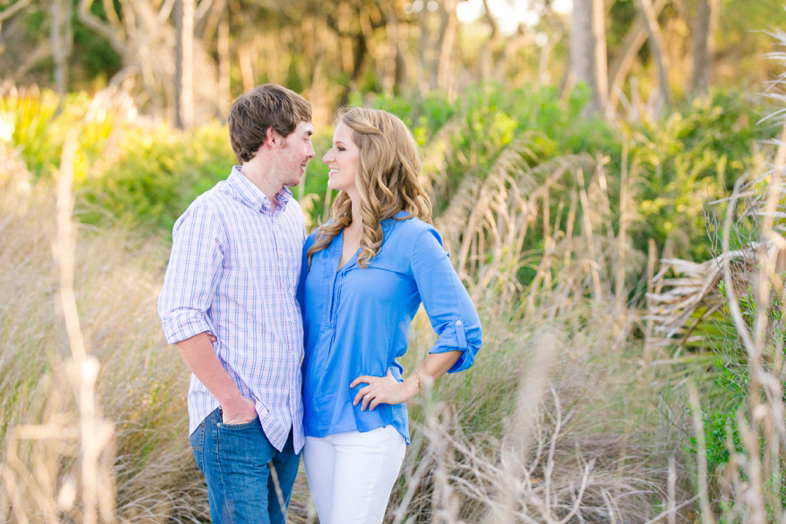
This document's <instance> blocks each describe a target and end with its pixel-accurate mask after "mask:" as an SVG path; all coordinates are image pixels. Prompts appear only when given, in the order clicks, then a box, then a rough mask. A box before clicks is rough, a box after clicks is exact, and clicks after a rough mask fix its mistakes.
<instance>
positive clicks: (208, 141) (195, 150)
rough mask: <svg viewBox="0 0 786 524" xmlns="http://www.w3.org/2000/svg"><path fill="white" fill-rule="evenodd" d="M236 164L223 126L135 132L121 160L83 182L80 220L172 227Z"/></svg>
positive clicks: (128, 137) (129, 138) (131, 133)
mask: <svg viewBox="0 0 786 524" xmlns="http://www.w3.org/2000/svg"><path fill="white" fill-rule="evenodd" d="M235 163H236V159H235V157H234V154H233V153H232V149H231V147H230V144H229V138H228V136H227V130H226V127H224V126H219V125H217V124H214V125H210V126H205V127H201V128H197V129H194V130H193V131H188V132H178V131H176V130H174V129H171V128H169V127H163V126H162V127H158V128H155V129H138V130H134V131H133V132H130V133H128V135H127V137H126V143H125V146H124V147H123V151H122V153H121V154H120V157H119V159H118V160H117V161H116V162H114V163H112V164H111V165H109V166H108V167H107V169H106V170H105V171H104V172H103V173H101V174H100V175H99V176H97V177H96V178H92V179H90V180H87V181H85V183H84V184H82V186H81V188H80V190H81V191H80V192H81V198H82V204H83V205H82V208H83V212H82V215H81V219H82V221H83V222H87V223H92V224H96V223H101V222H103V221H105V220H106V219H107V217H111V218H112V219H113V220H120V221H123V222H129V223H132V224H136V225H138V226H142V227H151V228H163V229H166V230H171V228H172V226H173V225H174V223H175V221H176V220H177V217H179V216H180V215H181V214H182V213H183V212H184V211H185V210H186V208H187V207H188V205H189V204H190V203H191V202H192V201H193V200H194V198H196V197H197V196H198V195H199V194H201V193H203V192H205V191H206V190H208V189H210V188H211V187H213V186H214V185H215V184H216V182H218V181H219V180H222V179H225V178H226V177H227V176H228V175H229V171H230V169H231V167H232V166H233V165H234V164H235Z"/></svg>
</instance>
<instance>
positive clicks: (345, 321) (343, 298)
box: [299, 212, 482, 444]
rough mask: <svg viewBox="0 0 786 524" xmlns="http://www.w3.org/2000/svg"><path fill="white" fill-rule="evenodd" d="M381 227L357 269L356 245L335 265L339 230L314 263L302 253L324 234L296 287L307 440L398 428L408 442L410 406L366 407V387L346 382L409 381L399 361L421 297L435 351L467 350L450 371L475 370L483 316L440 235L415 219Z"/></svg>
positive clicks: (338, 255) (310, 240) (340, 240)
mask: <svg viewBox="0 0 786 524" xmlns="http://www.w3.org/2000/svg"><path fill="white" fill-rule="evenodd" d="M404 216H407V215H406V214H405V213H404V212H401V213H399V214H398V215H397V217H404ZM382 229H383V233H384V237H383V241H382V245H381V246H380V249H379V252H378V254H377V256H376V257H374V258H373V259H372V260H371V261H370V263H369V266H368V267H367V268H362V267H360V266H358V265H357V256H358V253H359V252H360V251H359V250H358V253H355V255H354V256H353V257H352V259H351V260H350V261H349V262H347V263H346V264H345V265H344V267H342V268H341V269H339V268H338V263H339V260H340V258H341V252H342V250H343V235H336V236H335V237H334V238H333V240H332V242H331V244H330V245H329V246H328V247H327V248H326V249H324V250H322V251H319V252H317V253H315V254H314V256H313V257H312V261H311V268H310V269H308V262H307V260H308V259H307V257H306V252H307V251H308V249H309V248H310V247H311V246H312V245H313V244H314V241H315V240H316V236H317V233H318V232H319V230H317V231H315V232H313V233H312V234H311V235H310V236H309V237H308V239H307V240H306V245H305V247H304V249H303V257H304V259H303V270H302V273H301V283H300V290H299V298H300V303H301V308H302V310H303V319H304V322H303V330H304V334H305V358H304V360H303V366H302V370H303V404H304V408H305V414H304V429H305V434H306V436H313V437H324V436H326V435H330V434H333V433H342V432H346V431H361V432H363V431H370V430H372V429H375V428H378V427H382V426H386V425H388V424H392V425H393V427H395V428H396V429H397V430H398V432H399V433H401V435H403V436H404V438H405V439H406V441H407V444H409V429H408V424H407V406H406V404H380V405H378V406H377V407H376V408H375V409H374V410H373V411H372V410H369V409H367V410H365V411H361V409H360V408H361V403H358V405H357V406H353V405H352V402H353V400H354V398H355V394H356V393H357V390H359V389H360V388H362V387H363V386H365V384H361V385H359V386H356V387H355V388H354V389H350V387H349V384H350V383H351V382H352V381H353V380H354V379H355V378H357V377H358V376H360V375H372V376H380V377H382V376H385V375H386V374H387V371H388V369H390V370H391V372H392V374H393V376H394V377H395V379H396V380H398V381H402V380H403V379H402V372H403V368H402V367H401V365H400V364H399V363H398V362H396V359H397V358H399V357H401V356H402V355H404V353H406V351H407V346H408V344H409V331H410V325H411V323H412V319H413V318H414V316H415V313H416V312H417V310H418V307H419V306H420V303H421V301H422V302H423V305H424V307H425V310H426V313H427V314H428V316H429V319H430V320H431V325H432V327H433V328H434V330H435V331H436V333H437V335H439V337H438V339H437V341H436V343H435V344H434V346H433V347H432V348H431V350H430V351H429V353H445V352H447V351H453V350H459V351H461V356H460V358H459V359H458V361H457V362H456V363H455V364H454V365H453V367H451V369H450V370H449V371H448V372H449V373H454V372H457V371H462V370H465V369H467V368H469V367H470V366H471V365H472V363H473V362H474V360H475V354H476V353H477V352H478V349H480V344H481V335H482V330H481V326H480V320H479V319H478V314H477V312H476V311H475V307H474V306H473V305H472V301H471V300H470V298H469V295H468V294H467V291H466V289H465V288H464V286H463V285H462V283H461V281H460V280H459V278H458V276H457V275H456V272H455V271H454V270H453V266H451V264H450V261H449V260H448V254H447V252H445V250H444V249H443V248H442V241H441V239H440V236H439V233H437V231H436V230H435V229H434V228H433V227H431V226H430V225H429V224H427V223H425V222H423V221H421V220H418V219H417V218H410V219H407V220H396V219H387V220H384V221H383V222H382Z"/></svg>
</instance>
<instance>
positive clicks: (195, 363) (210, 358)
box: [176, 333, 242, 406]
mask: <svg viewBox="0 0 786 524" xmlns="http://www.w3.org/2000/svg"><path fill="white" fill-rule="evenodd" d="M176 345H177V349H179V350H180V354H181V355H182V356H183V360H185V361H186V365H187V366H188V367H189V369H190V370H191V372H192V373H193V374H194V375H196V378H198V379H199V381H200V382H202V384H204V385H205V387H206V388H207V389H208V390H209V391H210V392H211V393H212V394H213V396H214V397H216V399H218V401H219V402H220V403H221V405H222V406H224V405H228V404H233V403H234V402H236V401H237V400H238V399H239V397H242V395H241V393H240V390H239V389H238V388H237V385H235V383H234V381H233V380H232V378H231V377H230V376H229V374H228V373H227V372H226V370H225V369H224V367H223V366H222V365H221V362H220V361H219V360H218V356H216V353H215V351H214V350H213V343H212V342H211V340H210V335H208V334H207V333H200V334H199V335H195V336H193V337H191V338H188V339H186V340H183V341H182V342H178V343H177V344H176Z"/></svg>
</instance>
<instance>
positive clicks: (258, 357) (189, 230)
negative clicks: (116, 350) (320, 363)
mask: <svg viewBox="0 0 786 524" xmlns="http://www.w3.org/2000/svg"><path fill="white" fill-rule="evenodd" d="M312 132H313V126H312V124H311V106H310V105H309V103H308V102H307V101H306V100H305V99H304V98H302V97H301V96H300V95H298V94H296V93H294V92H292V91H290V90H289V89H286V88H283V87H281V86H278V85H275V84H265V85H262V86H258V87H256V88H254V89H253V90H252V91H250V92H248V93H247V94H245V95H243V96H242V97H240V98H239V99H238V100H237V101H235V103H234V104H233V105H232V108H231V110H230V114H229V135H230V140H231V143H232V149H233V150H234V152H235V155H236V156H237V160H238V163H239V164H240V165H239V166H235V167H233V168H232V171H231V173H230V175H229V177H228V178H227V179H226V180H224V181H221V182H219V183H218V184H216V186H215V187H214V188H213V189H211V190H209V191H207V192H206V193H204V194H203V195H201V196H199V197H198V198H197V199H196V200H195V201H194V202H193V203H192V204H191V205H190V206H189V208H188V210H186V212H185V213H184V214H183V216H181V217H180V218H179V219H178V221H177V223H176V224H175V227H174V230H173V235H172V236H173V243H172V253H171V255H170V259H169V265H168V267H167V271H166V277H165V280H164V287H163V290H162V292H161V296H160V297H159V302H158V309H159V314H160V315H161V318H162V324H163V328H164V333H165V335H166V339H167V341H168V342H169V343H170V344H176V345H177V348H178V349H179V350H180V354H181V355H182V357H183V359H184V360H185V361H186V364H187V365H188V367H189V368H190V369H191V371H192V373H193V374H192V376H191V385H190V387H189V391H188V413H189V421H190V423H189V434H190V440H191V446H192V449H193V452H194V458H195V459H196V462H197V465H198V466H199V469H200V470H201V471H202V473H203V474H204V476H205V480H206V481H207V488H208V498H209V502H210V514H211V516H212V518H213V522H216V523H218V522H221V523H224V522H237V523H246V522H260V523H268V522H270V523H279V522H284V521H285V514H286V508H287V507H288V505H289V498H290V495H291V493H292V486H293V485H294V482H295V475H296V473H297V468H298V463H299V461H300V456H299V453H300V450H301V448H302V447H303V442H304V437H303V425H302V420H303V405H302V399H301V374H300V361H301V356H302V352H303V325H302V319H301V315H300V309H299V306H298V304H297V300H296V290H297V283H298V280H299V276H300V267H301V261H302V248H303V243H304V240H305V226H304V223H303V215H302V211H301V209H300V206H299V205H298V203H297V202H296V201H295V200H294V199H293V198H292V193H291V192H290V191H289V190H288V189H287V186H295V185H297V184H298V183H299V182H300V179H301V177H302V176H303V173H304V171H305V169H306V164H307V163H308V161H309V160H310V159H311V158H313V157H314V148H313V147H312V145H311V134H312ZM270 466H272V471H271V468H270ZM282 506H283V507H282Z"/></svg>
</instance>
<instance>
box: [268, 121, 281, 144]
mask: <svg viewBox="0 0 786 524" xmlns="http://www.w3.org/2000/svg"><path fill="white" fill-rule="evenodd" d="M280 139H281V135H279V134H278V133H276V130H275V129H273V126H270V127H268V128H267V130H266V131H265V144H264V145H267V146H268V147H271V148H273V147H276V146H277V145H278V141H279V140H280Z"/></svg>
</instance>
